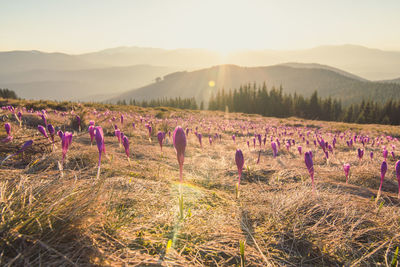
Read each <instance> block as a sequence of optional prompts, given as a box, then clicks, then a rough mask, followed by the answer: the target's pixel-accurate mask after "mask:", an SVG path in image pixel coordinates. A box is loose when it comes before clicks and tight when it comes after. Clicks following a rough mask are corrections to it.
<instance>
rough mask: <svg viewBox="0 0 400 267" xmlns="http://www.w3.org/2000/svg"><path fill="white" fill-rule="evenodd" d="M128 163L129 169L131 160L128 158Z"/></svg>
mask: <svg viewBox="0 0 400 267" xmlns="http://www.w3.org/2000/svg"><path fill="white" fill-rule="evenodd" d="M128 163H129V167H130V166H131V165H132V164H131V159H130V158H129V157H128Z"/></svg>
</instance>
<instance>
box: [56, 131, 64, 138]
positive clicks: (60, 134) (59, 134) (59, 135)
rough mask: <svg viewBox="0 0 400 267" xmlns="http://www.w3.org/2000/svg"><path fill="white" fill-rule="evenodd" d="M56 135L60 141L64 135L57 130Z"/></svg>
mask: <svg viewBox="0 0 400 267" xmlns="http://www.w3.org/2000/svg"><path fill="white" fill-rule="evenodd" d="M57 135H58V137H60V139H61V140H62V138H63V136H64V133H63V131H61V130H58V131H57Z"/></svg>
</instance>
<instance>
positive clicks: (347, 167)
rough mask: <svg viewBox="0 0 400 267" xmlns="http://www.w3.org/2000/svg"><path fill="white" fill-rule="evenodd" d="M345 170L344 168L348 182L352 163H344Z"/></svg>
mask: <svg viewBox="0 0 400 267" xmlns="http://www.w3.org/2000/svg"><path fill="white" fill-rule="evenodd" d="M343 170H344V175H345V176H346V184H347V181H348V178H349V172H350V164H349V163H346V164H344V165H343Z"/></svg>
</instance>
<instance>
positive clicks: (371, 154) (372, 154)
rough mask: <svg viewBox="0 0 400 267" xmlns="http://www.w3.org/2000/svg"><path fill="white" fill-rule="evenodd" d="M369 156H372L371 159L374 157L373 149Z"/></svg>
mask: <svg viewBox="0 0 400 267" xmlns="http://www.w3.org/2000/svg"><path fill="white" fill-rule="evenodd" d="M369 157H370V158H371V160H373V159H374V152H373V151H371V153H369Z"/></svg>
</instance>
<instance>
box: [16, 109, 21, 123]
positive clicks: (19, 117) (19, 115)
mask: <svg viewBox="0 0 400 267" xmlns="http://www.w3.org/2000/svg"><path fill="white" fill-rule="evenodd" d="M17 117H18V120H19V121H21V120H22V113H21V111H18V114H17Z"/></svg>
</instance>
